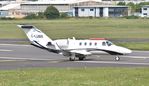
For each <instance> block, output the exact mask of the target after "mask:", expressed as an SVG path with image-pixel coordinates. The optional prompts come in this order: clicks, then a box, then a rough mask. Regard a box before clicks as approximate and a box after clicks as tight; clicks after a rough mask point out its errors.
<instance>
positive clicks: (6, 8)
mask: <svg viewBox="0 0 149 86" xmlns="http://www.w3.org/2000/svg"><path fill="white" fill-rule="evenodd" d="M10 9H20V4H16V3H15V4H8V5H5V6H3V7H1V8H0V10H10Z"/></svg>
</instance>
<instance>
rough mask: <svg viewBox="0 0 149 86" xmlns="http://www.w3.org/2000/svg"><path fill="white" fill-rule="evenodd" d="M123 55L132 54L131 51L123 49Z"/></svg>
mask: <svg viewBox="0 0 149 86" xmlns="http://www.w3.org/2000/svg"><path fill="white" fill-rule="evenodd" d="M123 53H124V54H129V53H132V50H130V49H127V48H123Z"/></svg>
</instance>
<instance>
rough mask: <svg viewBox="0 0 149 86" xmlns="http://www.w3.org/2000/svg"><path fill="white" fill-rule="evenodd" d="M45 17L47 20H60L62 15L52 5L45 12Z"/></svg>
mask: <svg viewBox="0 0 149 86" xmlns="http://www.w3.org/2000/svg"><path fill="white" fill-rule="evenodd" d="M44 15H45V17H46V18H47V19H56V18H59V16H60V13H59V11H58V10H57V9H56V8H55V7H53V6H52V5H50V6H49V7H47V9H46V10H45V12H44Z"/></svg>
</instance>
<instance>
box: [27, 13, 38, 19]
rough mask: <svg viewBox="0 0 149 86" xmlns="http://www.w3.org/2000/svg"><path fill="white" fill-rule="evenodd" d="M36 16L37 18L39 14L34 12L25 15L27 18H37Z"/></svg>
mask: <svg viewBox="0 0 149 86" xmlns="http://www.w3.org/2000/svg"><path fill="white" fill-rule="evenodd" d="M36 18H37V16H36V14H34V13H31V14H28V15H27V16H26V17H25V19H36Z"/></svg>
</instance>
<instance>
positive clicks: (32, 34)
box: [17, 24, 59, 49]
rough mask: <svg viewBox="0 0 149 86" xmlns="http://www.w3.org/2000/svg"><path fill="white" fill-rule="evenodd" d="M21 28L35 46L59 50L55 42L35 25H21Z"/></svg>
mask: <svg viewBox="0 0 149 86" xmlns="http://www.w3.org/2000/svg"><path fill="white" fill-rule="evenodd" d="M17 26H18V27H20V28H21V29H22V30H23V31H24V32H25V34H26V35H27V37H28V39H29V40H30V42H31V43H32V44H33V45H36V46H38V47H42V48H53V49H59V47H58V46H57V45H56V44H55V42H54V41H53V40H52V39H50V38H49V37H48V36H47V35H46V34H44V33H43V32H42V31H40V30H39V29H37V28H36V27H35V26H33V25H25V24H20V25H17Z"/></svg>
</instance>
